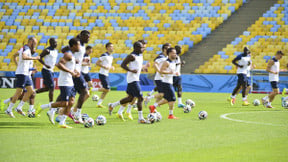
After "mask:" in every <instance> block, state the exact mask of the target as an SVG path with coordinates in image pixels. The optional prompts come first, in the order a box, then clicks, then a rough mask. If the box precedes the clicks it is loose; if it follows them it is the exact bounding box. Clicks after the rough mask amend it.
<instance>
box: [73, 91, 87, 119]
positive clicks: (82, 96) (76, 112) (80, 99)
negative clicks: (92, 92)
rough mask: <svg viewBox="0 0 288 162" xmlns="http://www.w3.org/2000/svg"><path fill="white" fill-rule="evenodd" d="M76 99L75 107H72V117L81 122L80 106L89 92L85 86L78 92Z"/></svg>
mask: <svg viewBox="0 0 288 162" xmlns="http://www.w3.org/2000/svg"><path fill="white" fill-rule="evenodd" d="M79 94H80V95H79V97H78V101H77V104H76V107H77V109H75V108H74V119H75V120H77V121H79V122H80V123H83V121H82V117H81V111H82V106H83V104H84V102H85V101H86V100H87V98H89V92H88V89H87V88H84V89H81V90H80V93H79Z"/></svg>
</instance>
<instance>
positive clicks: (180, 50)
mask: <svg viewBox="0 0 288 162" xmlns="http://www.w3.org/2000/svg"><path fill="white" fill-rule="evenodd" d="M175 49H176V53H177V55H180V54H181V53H182V47H181V46H179V45H176V46H175Z"/></svg>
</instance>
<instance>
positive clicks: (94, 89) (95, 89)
mask: <svg viewBox="0 0 288 162" xmlns="http://www.w3.org/2000/svg"><path fill="white" fill-rule="evenodd" d="M98 90H99V88H92V89H91V91H92V92H94V91H98Z"/></svg>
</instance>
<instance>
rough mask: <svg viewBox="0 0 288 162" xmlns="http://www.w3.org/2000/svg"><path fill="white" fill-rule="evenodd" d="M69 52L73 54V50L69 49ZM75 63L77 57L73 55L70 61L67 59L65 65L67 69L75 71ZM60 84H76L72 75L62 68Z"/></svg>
mask: <svg viewBox="0 0 288 162" xmlns="http://www.w3.org/2000/svg"><path fill="white" fill-rule="evenodd" d="M68 52H69V53H71V54H72V52H71V51H68ZM75 64H76V62H75V57H74V56H72V59H71V60H70V61H67V62H66V63H65V65H64V66H65V67H66V68H67V69H69V70H71V71H74V69H75ZM58 85H59V86H74V83H73V79H72V75H71V74H70V73H68V72H66V71H62V70H60V72H59V78H58Z"/></svg>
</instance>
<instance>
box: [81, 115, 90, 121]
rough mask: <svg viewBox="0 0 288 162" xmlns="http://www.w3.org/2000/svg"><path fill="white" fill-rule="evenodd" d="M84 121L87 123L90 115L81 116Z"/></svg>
mask: <svg viewBox="0 0 288 162" xmlns="http://www.w3.org/2000/svg"><path fill="white" fill-rule="evenodd" d="M81 117H82V120H83V121H84V122H85V121H86V120H87V119H89V115H88V114H81Z"/></svg>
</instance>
